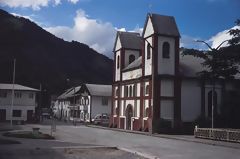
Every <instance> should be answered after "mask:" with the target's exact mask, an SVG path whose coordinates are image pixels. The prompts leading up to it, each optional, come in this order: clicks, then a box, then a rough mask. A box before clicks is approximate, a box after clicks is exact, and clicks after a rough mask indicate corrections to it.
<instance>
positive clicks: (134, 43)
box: [118, 31, 142, 50]
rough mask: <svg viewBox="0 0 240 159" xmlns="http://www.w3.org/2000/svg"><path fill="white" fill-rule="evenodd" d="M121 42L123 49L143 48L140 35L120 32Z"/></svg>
mask: <svg viewBox="0 0 240 159" xmlns="http://www.w3.org/2000/svg"><path fill="white" fill-rule="evenodd" d="M118 35H119V38H120V42H121V44H122V47H123V48H126V49H137V50H140V49H141V47H142V37H141V36H140V34H139V33H134V32H120V31H119V32H118Z"/></svg>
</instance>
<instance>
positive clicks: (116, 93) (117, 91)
mask: <svg viewBox="0 0 240 159" xmlns="http://www.w3.org/2000/svg"><path fill="white" fill-rule="evenodd" d="M115 96H116V97H118V96H119V89H118V88H117V87H116V91H115Z"/></svg>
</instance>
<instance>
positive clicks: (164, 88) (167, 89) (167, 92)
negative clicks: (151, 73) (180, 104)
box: [161, 79, 174, 97]
mask: <svg viewBox="0 0 240 159" xmlns="http://www.w3.org/2000/svg"><path fill="white" fill-rule="evenodd" d="M161 96H164V97H173V96H174V81H173V80H167V79H162V80H161Z"/></svg>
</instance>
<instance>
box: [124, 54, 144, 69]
mask: <svg viewBox="0 0 240 159" xmlns="http://www.w3.org/2000/svg"><path fill="white" fill-rule="evenodd" d="M141 65H142V56H140V57H139V58H137V59H136V60H135V61H133V62H132V63H130V64H129V65H128V66H127V67H125V68H124V69H123V71H127V70H130V69H134V68H138V67H140V66H141Z"/></svg>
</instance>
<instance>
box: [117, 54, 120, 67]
mask: <svg viewBox="0 0 240 159" xmlns="http://www.w3.org/2000/svg"><path fill="white" fill-rule="evenodd" d="M119 62H120V61H119V55H118V56H117V68H119Z"/></svg>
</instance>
